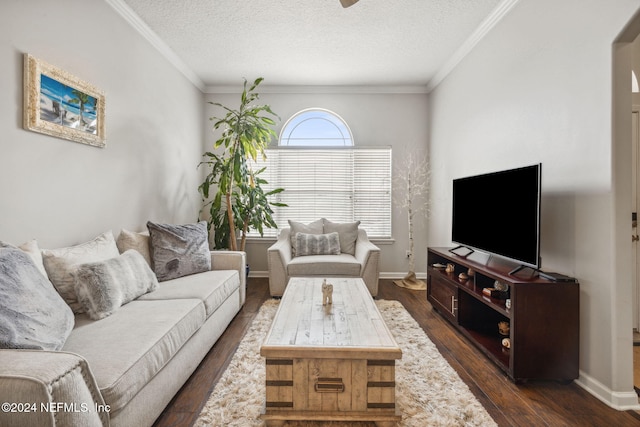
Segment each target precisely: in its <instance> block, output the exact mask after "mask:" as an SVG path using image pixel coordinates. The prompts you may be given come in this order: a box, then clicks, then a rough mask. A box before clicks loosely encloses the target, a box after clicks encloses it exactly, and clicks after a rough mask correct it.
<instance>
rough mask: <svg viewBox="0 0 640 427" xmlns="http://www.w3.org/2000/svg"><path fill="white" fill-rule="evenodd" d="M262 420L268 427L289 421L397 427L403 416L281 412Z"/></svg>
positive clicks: (274, 426)
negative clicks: (357, 423)
mask: <svg viewBox="0 0 640 427" xmlns="http://www.w3.org/2000/svg"><path fill="white" fill-rule="evenodd" d="M261 418H262V419H263V420H264V421H265V424H266V425H267V427H281V426H283V425H284V423H285V422H287V421H373V422H375V423H376V426H378V427H395V426H397V425H398V423H399V422H400V421H401V420H402V416H401V415H400V414H399V413H398V412H396V413H395V414H394V415H382V414H381V415H375V414H372V413H370V412H365V413H359V412H351V413H349V414H345V413H344V412H307V413H298V412H295V411H291V412H289V411H287V412H281V413H278V414H262V415H261Z"/></svg>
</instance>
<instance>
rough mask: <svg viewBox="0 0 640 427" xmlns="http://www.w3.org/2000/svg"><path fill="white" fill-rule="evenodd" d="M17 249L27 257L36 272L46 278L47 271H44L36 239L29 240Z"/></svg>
mask: <svg viewBox="0 0 640 427" xmlns="http://www.w3.org/2000/svg"><path fill="white" fill-rule="evenodd" d="M18 248H19V249H20V250H22V251H23V252H25V253H26V254H27V255H29V256H30V257H31V259H32V260H33V263H34V264H35V265H36V267H38V270H40V273H42V274H43V275H44V277H47V270H45V269H44V264H43V263H42V253H41V252H40V248H39V247H38V241H37V240H36V239H33V240H29V241H28V242H25V243H23V244H21V245H20V246H18Z"/></svg>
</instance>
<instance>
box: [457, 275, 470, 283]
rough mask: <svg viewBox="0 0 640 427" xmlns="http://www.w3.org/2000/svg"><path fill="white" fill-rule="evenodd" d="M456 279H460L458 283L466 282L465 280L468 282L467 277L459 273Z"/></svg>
mask: <svg viewBox="0 0 640 427" xmlns="http://www.w3.org/2000/svg"><path fill="white" fill-rule="evenodd" d="M458 279H460V281H462V282H466V281H467V280H469V276H467V275H466V274H465V273H460V274H458Z"/></svg>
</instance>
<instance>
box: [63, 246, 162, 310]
mask: <svg viewBox="0 0 640 427" xmlns="http://www.w3.org/2000/svg"><path fill="white" fill-rule="evenodd" d="M72 275H73V278H74V289H75V292H76V295H78V301H79V302H80V304H82V307H83V308H84V310H85V311H86V312H87V314H88V315H89V317H90V318H92V319H93V320H100V319H103V318H105V317H107V316H110V315H111V314H112V313H113V312H114V311H116V310H117V309H118V308H120V307H121V306H122V305H124V304H126V303H128V302H130V301H133V300H134V299H136V298H138V297H139V296H140V295H144V294H146V293H147V292H152V291H155V290H156V289H158V279H156V275H155V274H154V273H153V271H151V268H150V267H149V264H147V262H146V261H145V259H144V258H143V257H142V255H141V254H140V252H138V251H136V250H135V249H130V250H128V251H126V252H125V253H123V254H122V255H119V256H117V257H115V258H111V259H108V260H105V261H99V262H90V263H86V264H80V265H78V266H76V268H75V270H74V271H73V273H72Z"/></svg>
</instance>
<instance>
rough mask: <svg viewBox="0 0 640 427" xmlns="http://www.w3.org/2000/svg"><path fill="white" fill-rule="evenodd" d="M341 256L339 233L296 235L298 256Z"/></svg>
mask: <svg viewBox="0 0 640 427" xmlns="http://www.w3.org/2000/svg"><path fill="white" fill-rule="evenodd" d="M339 254H340V239H339V237H338V233H329V234H307V233H296V256H305V255H339Z"/></svg>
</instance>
